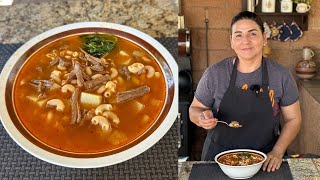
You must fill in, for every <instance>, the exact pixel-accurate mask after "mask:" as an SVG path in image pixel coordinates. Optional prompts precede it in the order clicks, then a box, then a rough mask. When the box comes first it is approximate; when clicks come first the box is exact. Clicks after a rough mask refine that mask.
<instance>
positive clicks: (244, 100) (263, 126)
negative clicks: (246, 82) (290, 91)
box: [201, 58, 279, 161]
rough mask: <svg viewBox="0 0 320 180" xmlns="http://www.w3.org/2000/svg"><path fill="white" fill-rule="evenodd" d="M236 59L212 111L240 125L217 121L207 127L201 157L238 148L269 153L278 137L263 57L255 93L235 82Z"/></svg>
mask: <svg viewBox="0 0 320 180" xmlns="http://www.w3.org/2000/svg"><path fill="white" fill-rule="evenodd" d="M238 61H239V60H238V58H236V60H235V63H234V65H233V70H232V74H231V79H230V84H229V87H228V89H227V91H226V93H225V94H224V96H223V98H222V100H221V103H220V107H219V111H218V113H217V114H215V113H214V114H215V117H217V118H218V119H219V120H221V121H225V122H227V123H230V122H231V121H238V122H239V123H240V124H241V125H242V127H241V128H230V127H228V126H226V125H225V124H222V123H218V124H217V126H216V127H215V128H213V129H211V130H209V132H208V134H207V137H206V140H205V143H204V147H203V150H202V157H201V159H202V160H205V161H210V160H214V157H215V155H217V154H218V153H220V152H222V151H226V150H231V149H238V148H246V149H254V150H259V151H262V152H264V153H268V152H270V151H271V150H272V148H273V146H274V145H275V142H276V140H277V138H278V136H277V133H276V132H277V127H278V126H279V122H277V121H276V119H275V117H274V116H273V109H272V105H271V101H270V98H269V90H268V86H269V77H268V70H267V64H266V60H264V59H263V60H262V85H261V88H262V89H263V92H258V93H257V92H256V91H251V90H249V89H248V90H242V89H240V88H237V87H236V86H235V83H236V79H237V64H238Z"/></svg>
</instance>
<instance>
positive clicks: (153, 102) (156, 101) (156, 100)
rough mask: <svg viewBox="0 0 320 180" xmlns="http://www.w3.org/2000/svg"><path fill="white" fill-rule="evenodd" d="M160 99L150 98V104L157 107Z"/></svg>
mask: <svg viewBox="0 0 320 180" xmlns="http://www.w3.org/2000/svg"><path fill="white" fill-rule="evenodd" d="M161 103H162V101H161V100H158V99H152V100H151V106H155V107H159V106H160V105H161Z"/></svg>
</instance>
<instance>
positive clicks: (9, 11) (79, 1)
mask: <svg viewBox="0 0 320 180" xmlns="http://www.w3.org/2000/svg"><path fill="white" fill-rule="evenodd" d="M177 13H178V1H177V0H56V1H49V0H42V1H40V0H15V1H14V2H13V5H11V6H0V27H1V28H0V43H5V44H6V43H20V42H26V41H28V40H29V39H31V38H32V37H34V36H36V35H38V34H40V33H42V32H44V31H47V30H49V29H52V28H55V27H58V26H62V25H65V24H70V23H74V22H87V21H102V22H112V23H119V24H123V25H128V26H131V27H134V28H136V29H138V30H140V31H143V32H145V33H147V34H149V35H150V36H152V37H174V36H177V24H178V22H177Z"/></svg>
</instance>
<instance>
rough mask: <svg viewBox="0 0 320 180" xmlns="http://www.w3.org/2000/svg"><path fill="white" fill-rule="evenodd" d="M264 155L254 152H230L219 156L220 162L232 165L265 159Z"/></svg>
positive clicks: (249, 163) (255, 162)
mask: <svg viewBox="0 0 320 180" xmlns="http://www.w3.org/2000/svg"><path fill="white" fill-rule="evenodd" d="M263 159H264V158H263V156H261V155H260V154H258V153H254V152H245V151H243V152H230V153H227V154H224V155H222V156H220V157H219V158H218V162H219V163H222V164H225V165H230V166H247V165H251V164H257V163H259V162H262V161H263Z"/></svg>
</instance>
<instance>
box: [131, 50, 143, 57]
mask: <svg viewBox="0 0 320 180" xmlns="http://www.w3.org/2000/svg"><path fill="white" fill-rule="evenodd" d="M132 55H134V56H138V57H142V56H143V55H144V53H143V52H140V51H133V53H132Z"/></svg>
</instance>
